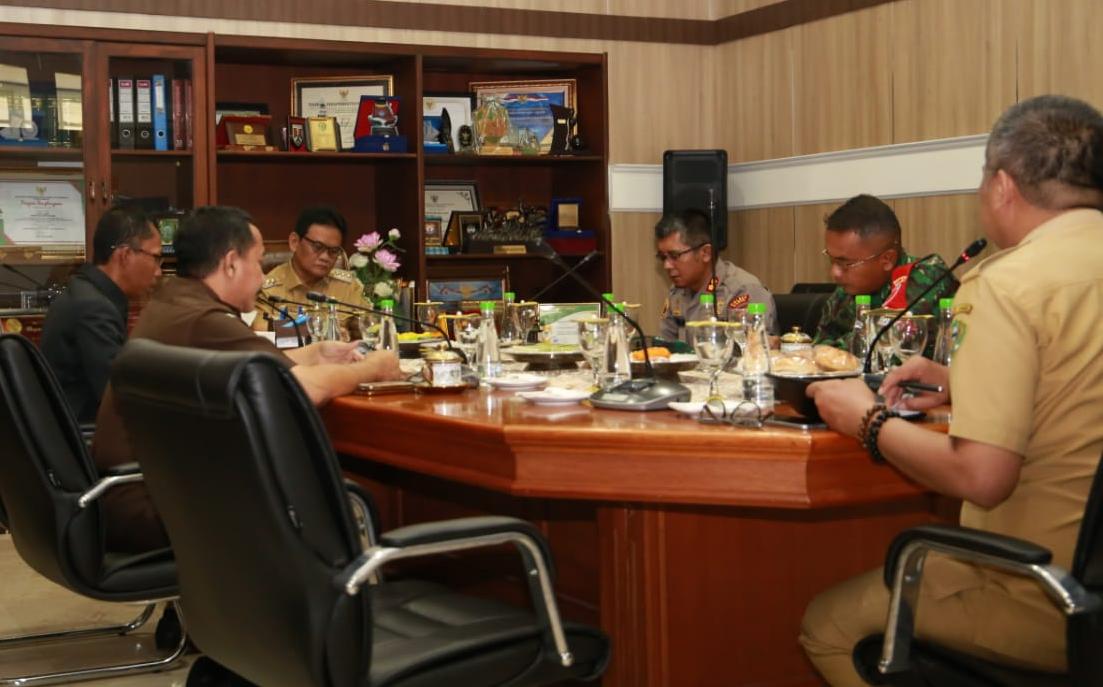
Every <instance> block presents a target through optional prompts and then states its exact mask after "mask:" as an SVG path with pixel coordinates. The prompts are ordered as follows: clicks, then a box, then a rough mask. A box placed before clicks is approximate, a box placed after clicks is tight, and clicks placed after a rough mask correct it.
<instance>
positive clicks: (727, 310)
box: [655, 209, 777, 341]
mask: <svg viewBox="0 0 1103 687" xmlns="http://www.w3.org/2000/svg"><path fill="white" fill-rule="evenodd" d="M655 245H656V248H657V252H656V253H655V257H656V258H658V260H659V263H660V264H661V266H662V268H663V270H665V271H666V274H667V276H668V277H670V281H671V287H670V293H669V294H668V295H667V298H666V302H665V303H664V304H663V310H662V313H661V315H660V317H661V321H660V328H659V336H661V337H662V338H664V339H670V340H674V339H682V340H683V341H684V340H685V339H686V334H685V327H686V322H692V321H694V320H707V319H709V318H710V317H713V314H714V313H718V314H719V315H720V319H722V320H727V319H730V318H731V317H732V316H733V315H734V314H735V313H737V312H742V311H745V310H746V309H747V306H748V305H750V304H751V303H765V304H766V326H767V329H768V331H769V333H770V334H777V309H776V308H775V307H774V296H773V294H771V293H770V291H769V289H767V288H766V287H765V286H763V285H762V282H760V281H759V280H758V277H756V276H754V275H753V274H751V273H750V272H748V271H747V270H745V269H743V268H741V267H737V266H735V265H734V264H732V263H730V262H728V261H727V260H722V259H720V258H719V257H717V256H716V254H715V253H714V251H713V246H712V233H711V230H710V226H709V220H708V216H707V215H706V214H705V213H703V212H701V211H700V210H692V209H691V210H686V211H685V212H683V213H682V214H680V215H668V216H666V217H663V218H662V219H661V220H659V223H658V224H656V225H655ZM714 263H715V269H713V265H714ZM706 293H708V294H712V295H713V296H714V297H715V299H716V301H715V302H716V307H715V308H713V309H709V310H708V311H707V312H706V308H704V307H703V306H702V305H701V295H702V294H706Z"/></svg>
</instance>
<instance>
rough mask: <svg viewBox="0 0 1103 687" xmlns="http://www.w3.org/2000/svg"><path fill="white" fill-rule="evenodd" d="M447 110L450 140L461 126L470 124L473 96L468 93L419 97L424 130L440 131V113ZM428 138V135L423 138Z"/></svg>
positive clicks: (471, 121)
mask: <svg viewBox="0 0 1103 687" xmlns="http://www.w3.org/2000/svg"><path fill="white" fill-rule="evenodd" d="M445 110H448V119H449V120H450V121H451V122H452V140H453V141H455V140H456V135H457V133H458V132H459V130H460V127H461V126H465V125H466V126H472V124H474V120H473V119H472V118H471V113H472V112H474V111H475V97H474V96H473V95H471V94H470V93H437V94H427V95H425V96H424V97H422V99H421V119H422V123H423V128H424V130H425V131H426V132H429V131H430V130H432V131H436V132H438V133H439V132H440V130H441V128H440V127H441V115H442V114H443V112H444V111H445ZM424 140H426V141H428V140H429V138H428V136H427V137H426V138H425V139H424Z"/></svg>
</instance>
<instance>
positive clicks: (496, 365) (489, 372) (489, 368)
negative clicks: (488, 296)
mask: <svg viewBox="0 0 1103 687" xmlns="http://www.w3.org/2000/svg"><path fill="white" fill-rule="evenodd" d="M479 312H480V313H482V320H481V321H480V322H479V338H478V340H477V341H476V343H475V359H476V360H477V361H478V362H477V363H476V369H477V370H478V373H479V379H491V378H494V377H499V376H501V374H502V355H501V352H500V351H499V350H498V328H497V327H495V326H494V301H483V302H481V303H479Z"/></svg>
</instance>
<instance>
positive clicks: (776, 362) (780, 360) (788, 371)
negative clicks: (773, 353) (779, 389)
mask: <svg viewBox="0 0 1103 687" xmlns="http://www.w3.org/2000/svg"><path fill="white" fill-rule="evenodd" d="M770 371H771V372H774V373H775V374H782V375H814V374H816V373H818V372H819V371H820V368H819V367H818V366H817V365H816V363H814V362H812V360H810V359H809V358H806V357H804V356H802V355H781V356H778V357H777V358H774V359H773V360H771V361H770Z"/></svg>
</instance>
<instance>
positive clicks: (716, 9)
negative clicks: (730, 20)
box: [712, 0, 781, 19]
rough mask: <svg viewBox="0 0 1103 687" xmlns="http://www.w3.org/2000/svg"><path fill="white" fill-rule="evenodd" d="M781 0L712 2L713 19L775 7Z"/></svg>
mask: <svg viewBox="0 0 1103 687" xmlns="http://www.w3.org/2000/svg"><path fill="white" fill-rule="evenodd" d="M780 1H781V0H712V5H713V10H712V17H713V19H721V18H723V17H730V16H731V15H733V14H739V13H740V12H747V11H748V10H756V9H758V8H759V7H765V6H766V5H776V4H777V3H778V2H780Z"/></svg>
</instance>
